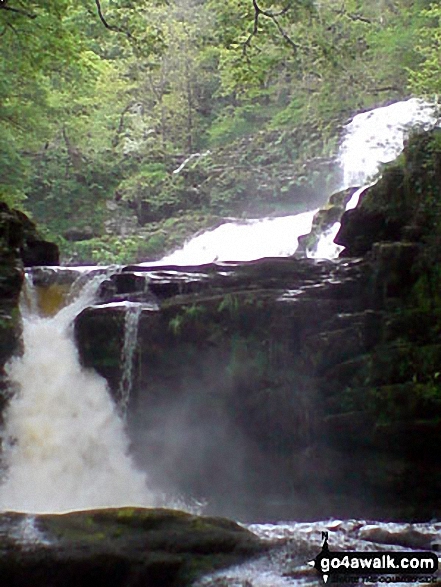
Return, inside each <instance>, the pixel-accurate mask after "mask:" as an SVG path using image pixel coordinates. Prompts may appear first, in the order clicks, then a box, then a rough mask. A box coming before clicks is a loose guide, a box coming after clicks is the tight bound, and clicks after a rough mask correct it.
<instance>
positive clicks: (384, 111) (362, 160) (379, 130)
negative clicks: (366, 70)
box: [308, 98, 437, 259]
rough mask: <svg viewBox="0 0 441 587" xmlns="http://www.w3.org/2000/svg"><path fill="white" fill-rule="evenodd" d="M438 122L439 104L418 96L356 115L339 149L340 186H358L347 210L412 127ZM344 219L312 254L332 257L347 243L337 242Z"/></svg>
mask: <svg viewBox="0 0 441 587" xmlns="http://www.w3.org/2000/svg"><path fill="white" fill-rule="evenodd" d="M436 124H437V118H436V115H435V107H434V106H433V105H431V104H428V103H427V102H424V101H423V100H420V99H418V98H411V99H410V100H405V101H403V102H395V103H394V104H390V105H389V106H384V107H381V108H375V109H374V110H370V111H368V112H362V113H361V114H357V115H356V116H354V118H353V119H352V121H351V122H350V123H349V124H348V125H347V126H346V131H345V136H344V139H343V142H342V144H341V147H340V151H339V157H338V159H339V163H340V167H341V168H342V171H343V182H342V184H341V186H340V188H339V189H340V190H344V189H346V188H349V187H353V186H362V187H360V189H358V190H357V191H356V192H355V193H354V194H353V196H352V198H351V199H350V201H349V202H348V204H347V205H346V210H351V209H353V208H355V207H356V206H357V204H358V201H359V199H360V196H361V194H362V193H363V191H364V190H365V189H367V188H368V187H370V186H371V185H372V180H373V179H374V177H375V176H376V175H377V174H378V172H379V171H380V168H381V165H383V164H384V163H389V162H390V161H393V160H394V159H396V157H398V155H399V154H400V153H401V151H402V150H403V147H404V143H405V140H406V138H407V136H408V134H409V131H410V130H411V129H415V128H420V129H425V130H427V129H429V128H431V127H433V126H435V125H436ZM339 229H340V223H339V222H337V223H335V224H334V225H333V227H332V228H331V230H329V231H327V232H325V233H324V234H323V235H322V236H321V238H320V239H319V242H318V244H317V249H316V251H314V252H311V253H309V255H308V256H310V257H314V258H326V259H332V258H335V257H337V256H338V254H339V253H340V251H341V250H342V249H343V247H340V246H338V245H336V244H335V243H334V238H335V236H336V235H337V232H338V231H339Z"/></svg>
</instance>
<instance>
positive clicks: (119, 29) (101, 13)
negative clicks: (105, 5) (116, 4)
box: [95, 0, 133, 39]
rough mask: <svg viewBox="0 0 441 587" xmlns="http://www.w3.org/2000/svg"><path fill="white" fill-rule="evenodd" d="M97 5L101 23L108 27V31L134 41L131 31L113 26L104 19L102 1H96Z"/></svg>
mask: <svg viewBox="0 0 441 587" xmlns="http://www.w3.org/2000/svg"><path fill="white" fill-rule="evenodd" d="M95 4H96V7H97V10H98V16H99V17H100V21H101V22H102V23H103V25H104V26H105V27H106V29H108V30H109V31H114V32H115V33H122V34H123V35H126V37H127V38H129V39H133V37H132V35H131V33H130V32H129V31H126V30H124V29H122V28H120V27H118V26H115V25H111V24H109V23H108V22H107V20H106V19H105V18H104V15H103V11H102V9H101V3H100V0H95Z"/></svg>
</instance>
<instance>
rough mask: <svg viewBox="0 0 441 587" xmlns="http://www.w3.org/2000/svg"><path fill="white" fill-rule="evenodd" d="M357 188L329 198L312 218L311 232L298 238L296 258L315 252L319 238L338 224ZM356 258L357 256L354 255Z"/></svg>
mask: <svg viewBox="0 0 441 587" xmlns="http://www.w3.org/2000/svg"><path fill="white" fill-rule="evenodd" d="M357 189H358V188H356V187H351V188H348V189H346V190H343V191H340V192H336V193H335V194H332V196H331V197H330V198H329V201H328V204H327V205H326V206H324V207H323V208H321V209H320V210H319V211H318V212H317V213H316V214H315V216H314V219H313V221H312V227H311V232H310V233H309V234H305V235H303V236H300V237H299V246H298V248H297V251H296V253H295V256H296V257H305V256H306V253H307V252H308V251H315V250H316V249H317V244H318V242H319V240H320V236H321V235H322V234H323V233H325V232H326V231H328V230H330V229H331V228H332V226H333V224H335V223H336V222H339V221H340V219H341V217H342V214H343V213H344V211H345V207H346V204H347V203H348V202H349V200H350V199H351V197H352V196H353V194H354V193H355V192H356V191H357ZM354 256H358V255H354Z"/></svg>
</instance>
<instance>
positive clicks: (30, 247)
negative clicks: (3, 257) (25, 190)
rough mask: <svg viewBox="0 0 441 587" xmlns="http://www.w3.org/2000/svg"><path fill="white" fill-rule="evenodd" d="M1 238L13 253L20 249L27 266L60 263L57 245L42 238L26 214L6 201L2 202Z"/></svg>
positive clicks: (0, 217)
mask: <svg viewBox="0 0 441 587" xmlns="http://www.w3.org/2000/svg"><path fill="white" fill-rule="evenodd" d="M0 239H1V240H2V243H3V247H4V248H6V249H8V250H11V252H12V254H15V252H16V250H17V249H18V252H19V255H18V256H19V257H20V258H21V259H22V261H23V264H24V265H25V266H26V267H34V266H36V265H58V264H59V252H58V247H57V245H55V244H54V243H51V242H48V241H45V240H44V239H42V238H41V236H40V235H39V234H38V232H37V228H36V226H35V224H34V223H33V222H32V221H31V220H30V219H29V218H28V217H27V216H26V214H23V212H20V211H19V210H12V209H10V208H9V207H8V206H7V205H6V204H5V203H4V202H0Z"/></svg>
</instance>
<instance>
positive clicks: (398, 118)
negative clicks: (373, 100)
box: [161, 98, 436, 265]
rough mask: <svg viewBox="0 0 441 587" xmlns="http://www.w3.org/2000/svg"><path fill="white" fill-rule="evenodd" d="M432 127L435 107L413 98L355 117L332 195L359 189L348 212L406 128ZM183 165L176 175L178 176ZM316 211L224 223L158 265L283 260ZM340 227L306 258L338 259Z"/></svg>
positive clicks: (308, 227)
mask: <svg viewBox="0 0 441 587" xmlns="http://www.w3.org/2000/svg"><path fill="white" fill-rule="evenodd" d="M435 124H436V116H435V108H434V106H432V105H431V104H428V103H426V102H424V101H423V100H420V99H418V98H411V99H409V100H405V101H402V102H395V103H394V104H390V105H389V106H384V107H380V108H375V109H374V110H370V111H368V112H363V113H361V114H357V115H356V116H354V118H353V119H352V121H351V122H350V123H349V124H347V125H346V127H345V132H344V136H343V140H342V143H341V146H340V149H339V153H338V157H337V162H338V164H339V165H340V167H341V169H342V175H343V181H342V183H341V185H340V187H339V189H338V190H337V191H340V190H344V189H346V188H349V187H353V186H360V190H357V192H356V193H355V194H354V195H353V197H352V198H351V201H350V202H349V203H348V205H347V209H350V208H355V206H356V205H357V203H358V198H359V197H360V194H361V193H362V191H363V190H364V189H366V187H368V185H370V184H371V183H372V181H373V178H374V177H375V176H376V175H377V174H378V172H379V170H380V167H381V165H382V164H383V163H388V162H390V161H392V160H393V159H395V158H396V157H397V156H398V155H399V154H400V152H401V151H402V149H403V145H404V141H405V139H406V136H407V134H408V132H409V130H410V129H411V128H415V127H420V128H424V129H427V128H430V127H432V126H434V125H435ZM196 155H198V154H196ZM187 162H188V160H186V161H185V162H184V163H183V164H182V165H181V166H180V167H179V168H178V169H177V170H175V173H178V172H179V171H181V168H182V167H183V166H185V164H186V163H187ZM361 186H362V187H361ZM315 212H316V210H314V211H312V212H311V211H309V212H304V213H302V214H297V215H293V216H286V217H283V218H264V219H261V220H245V221H229V222H225V223H224V224H222V225H221V226H219V227H218V228H216V229H214V230H209V231H207V232H204V233H203V234H200V235H197V236H196V237H194V238H193V239H191V240H190V241H188V242H187V243H186V244H185V245H184V247H183V248H182V249H180V250H178V251H175V252H174V253H172V254H171V255H168V256H166V257H164V258H163V259H161V262H164V263H173V264H178V265H189V264H200V263H210V262H212V261H250V260H253V259H259V258H262V257H286V256H289V255H292V254H294V253H295V251H296V250H297V246H298V243H297V239H298V237H299V236H301V235H304V234H308V233H309V232H310V230H311V226H312V221H313V217H314V214H315ZM339 228H340V223H339V222H336V223H335V224H334V225H333V226H332V227H331V228H330V229H329V230H327V231H326V232H325V233H324V234H323V235H322V237H321V238H320V240H319V242H318V245H317V249H316V250H315V251H314V252H312V251H311V252H308V256H311V257H315V258H328V259H332V258H335V257H337V256H338V253H339V252H340V251H341V249H342V247H339V246H338V245H336V244H334V242H333V241H334V238H335V236H336V234H337V232H338V230H339Z"/></svg>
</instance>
